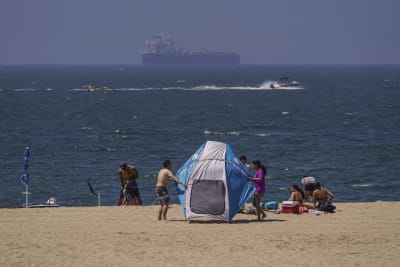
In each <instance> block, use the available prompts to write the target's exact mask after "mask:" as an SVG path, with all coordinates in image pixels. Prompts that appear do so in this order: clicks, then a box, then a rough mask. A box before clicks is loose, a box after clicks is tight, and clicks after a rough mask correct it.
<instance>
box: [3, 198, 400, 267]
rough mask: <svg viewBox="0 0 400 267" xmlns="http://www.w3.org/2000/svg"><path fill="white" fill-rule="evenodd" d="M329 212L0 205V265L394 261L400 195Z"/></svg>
mask: <svg viewBox="0 0 400 267" xmlns="http://www.w3.org/2000/svg"><path fill="white" fill-rule="evenodd" d="M336 205H337V213H335V214H323V215H319V216H317V215H315V214H302V215H294V214H273V213H270V212H268V218H267V220H266V221H264V222H257V221H255V216H254V215H245V214H238V215H237V216H236V217H235V218H234V220H233V222H232V223H225V222H220V221H215V220H204V219H197V220H193V221H191V222H190V223H189V222H185V221H184V219H183V215H182V210H181V208H180V206H177V205H174V206H172V207H171V209H170V210H169V214H168V219H169V220H168V221H167V222H160V221H157V220H156V213H157V209H158V206H146V207H136V206H128V207H80V208H77V207H71V208H69V207H65V208H63V207H61V208H47V209H1V210H0V236H1V242H0V255H1V257H0V266H158V265H160V266H189V265H190V266H294V265H296V266H317V265H318V266H398V264H399V262H400V253H399V252H400V202H381V201H378V202H374V203H339V204H336Z"/></svg>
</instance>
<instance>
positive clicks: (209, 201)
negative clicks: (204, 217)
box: [190, 180, 226, 215]
mask: <svg viewBox="0 0 400 267" xmlns="http://www.w3.org/2000/svg"><path fill="white" fill-rule="evenodd" d="M225 194H226V188H225V184H224V182H223V181H215V180H197V181H194V182H193V185H192V192H191V195H190V209H191V210H192V211H193V212H195V213H197V214H211V215H222V214H224V212H225Z"/></svg>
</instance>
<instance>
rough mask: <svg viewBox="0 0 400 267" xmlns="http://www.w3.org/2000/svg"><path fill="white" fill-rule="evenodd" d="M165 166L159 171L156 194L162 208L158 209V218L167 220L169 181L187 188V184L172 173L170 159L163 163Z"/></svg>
mask: <svg viewBox="0 0 400 267" xmlns="http://www.w3.org/2000/svg"><path fill="white" fill-rule="evenodd" d="M163 166H164V168H162V169H161V170H160V171H159V172H158V176H157V184H156V195H157V199H158V200H159V201H160V210H159V211H158V220H161V219H163V220H167V212H168V204H169V195H168V190H167V185H168V183H169V181H174V182H175V183H178V184H181V185H183V187H185V188H186V184H184V183H182V182H181V181H179V179H178V178H177V177H176V176H174V175H173V174H172V171H171V168H172V164H171V161H170V160H165V161H164V163H163Z"/></svg>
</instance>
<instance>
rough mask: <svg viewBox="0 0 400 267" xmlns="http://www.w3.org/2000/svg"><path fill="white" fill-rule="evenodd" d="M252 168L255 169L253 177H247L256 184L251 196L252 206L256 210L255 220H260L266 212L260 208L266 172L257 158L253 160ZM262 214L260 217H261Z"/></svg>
mask: <svg viewBox="0 0 400 267" xmlns="http://www.w3.org/2000/svg"><path fill="white" fill-rule="evenodd" d="M253 168H254V170H255V171H256V173H255V174H254V177H249V178H248V179H249V180H251V181H254V182H255V184H256V193H255V194H254V198H253V206H254V207H255V208H256V210H257V220H259V221H261V220H262V219H264V218H265V217H267V214H265V212H264V210H263V209H262V208H261V206H260V205H261V200H262V198H263V196H264V193H265V175H266V174H267V170H266V169H265V167H264V166H263V165H261V162H260V161H259V160H255V161H253ZM261 216H262V217H261Z"/></svg>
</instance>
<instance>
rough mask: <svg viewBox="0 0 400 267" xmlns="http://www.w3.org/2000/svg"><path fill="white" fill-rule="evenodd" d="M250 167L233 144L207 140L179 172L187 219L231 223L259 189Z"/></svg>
mask: <svg viewBox="0 0 400 267" xmlns="http://www.w3.org/2000/svg"><path fill="white" fill-rule="evenodd" d="M248 176H249V173H248V170H247V168H246V167H245V166H244V165H243V164H242V163H241V162H240V161H239V159H238V158H237V157H236V155H235V154H234V152H233V151H232V149H231V148H230V146H229V145H227V144H225V143H221V142H215V141H207V142H206V143H205V144H203V145H202V146H201V147H200V148H199V149H197V151H196V152H195V153H194V154H193V155H192V156H191V157H190V158H189V159H188V160H187V161H186V163H185V164H183V166H182V167H181V168H180V169H179V170H178V172H177V177H178V178H179V180H180V181H181V182H183V183H186V184H187V186H188V187H187V189H186V190H184V189H183V187H182V186H180V185H178V187H177V189H178V197H179V201H180V202H181V205H182V207H183V211H184V215H185V218H186V219H191V218H194V217H212V218H217V219H221V220H225V221H231V220H232V218H233V217H234V216H235V214H237V213H238V212H239V211H240V209H241V208H242V207H243V205H244V204H245V203H246V201H247V200H248V199H249V198H250V197H252V196H253V194H254V192H255V188H254V185H253V183H252V182H249V181H248V180H247V177H248Z"/></svg>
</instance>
